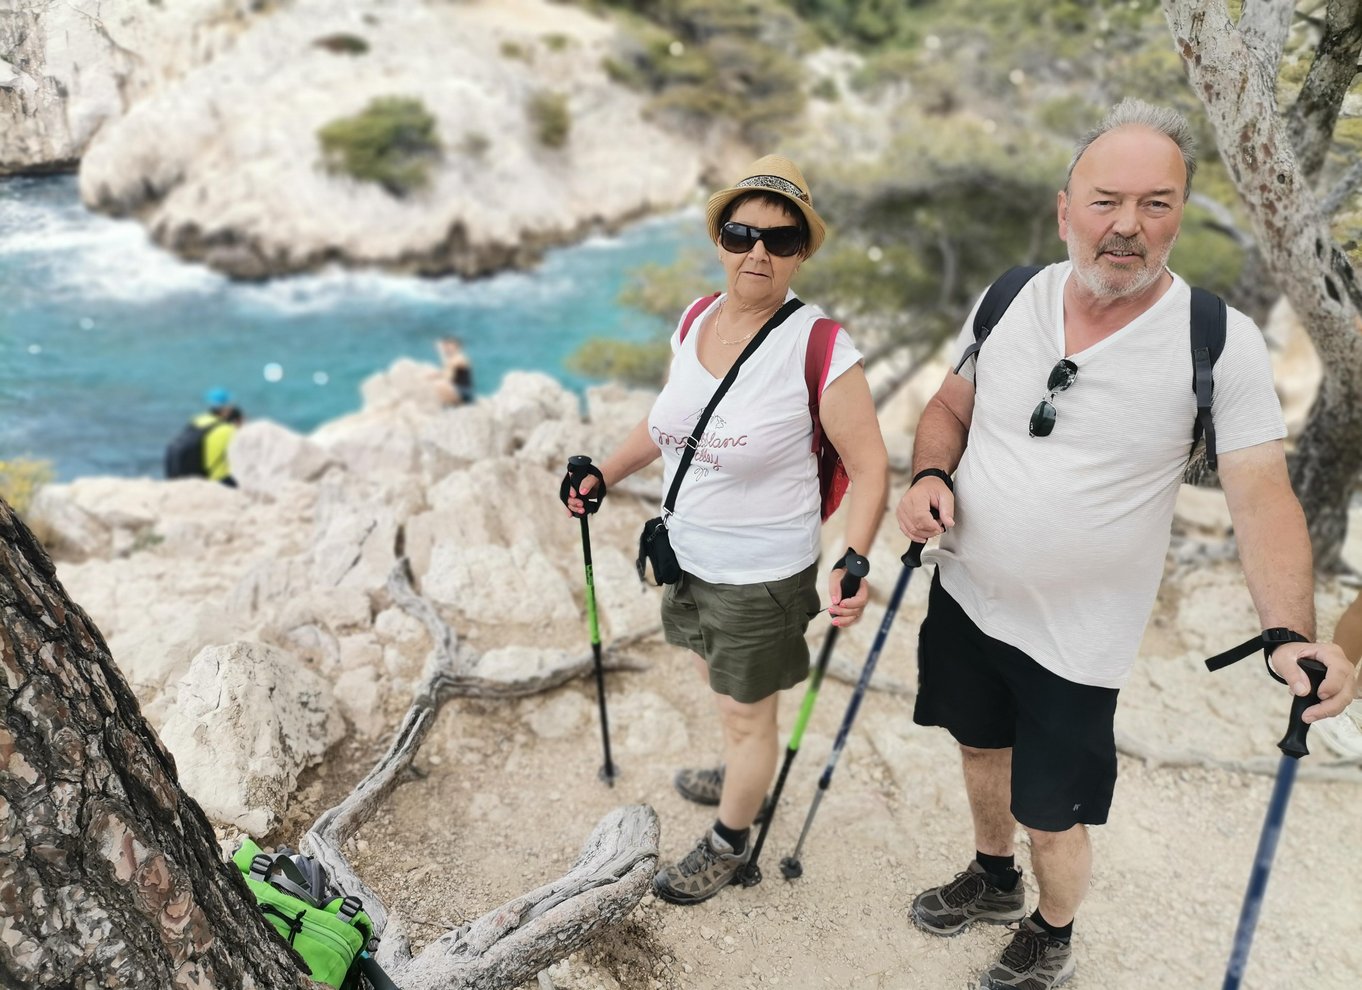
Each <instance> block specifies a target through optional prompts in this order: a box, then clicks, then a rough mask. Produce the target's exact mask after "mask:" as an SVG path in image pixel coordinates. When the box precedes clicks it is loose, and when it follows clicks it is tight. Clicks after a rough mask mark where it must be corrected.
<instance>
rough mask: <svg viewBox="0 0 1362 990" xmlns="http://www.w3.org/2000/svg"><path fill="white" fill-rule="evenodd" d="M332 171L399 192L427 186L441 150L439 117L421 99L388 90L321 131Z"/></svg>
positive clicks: (402, 193)
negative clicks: (436, 118)
mask: <svg viewBox="0 0 1362 990" xmlns="http://www.w3.org/2000/svg"><path fill="white" fill-rule="evenodd" d="M317 139H318V141H319V142H320V143H321V147H322V158H323V162H324V164H325V167H326V169H327V171H329V172H332V173H334V174H339V175H348V176H350V177H351V178H352V179H359V180H360V181H361V182H376V183H378V184H379V185H381V186H382V187H383V188H384V189H386V190H387V191H388V192H390V193H392V195H394V196H405V195H407V194H408V193H410V192H412V191H414V190H416V189H419V188H421V187H423V186H424V185H425V184H426V182H427V181H428V179H429V170H430V164H431V162H432V161H433V160H434V159H435V158H436V157H438V156H439V154H440V140H439V138H438V137H437V135H436V133H435V118H434V117H432V116H431V114H430V111H428V110H427V109H426V108H425V105H424V104H423V103H422V102H421V101H420V100H417V99H413V98H410V97H403V96H386V97H379V98H378V99H375V100H371V101H370V103H369V105H368V106H367V107H365V108H364V110H363V111H362V112H361V113H358V114H356V115H355V116H353V117H342V118H341V119H339V120H333V121H332V122H331V123H329V124H327V125H326V126H325V127H323V128H322V129H321V130H320V131H318V132H317Z"/></svg>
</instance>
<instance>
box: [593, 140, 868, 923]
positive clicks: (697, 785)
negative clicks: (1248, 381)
mask: <svg viewBox="0 0 1362 990" xmlns="http://www.w3.org/2000/svg"><path fill="white" fill-rule="evenodd" d="M706 219H707V221H708V224H709V236H710V238H711V240H713V241H714V242H715V244H716V245H717V247H718V253H719V261H720V263H721V264H722V265H723V268H724V272H725V275H726V276H727V287H726V291H725V292H723V293H721V294H719V295H717V296H716V297H714V298H713V299H711V300H708V301H705V300H697V301H696V303H695V304H692V306H690V307H688V308H687V315H686V316H685V317H683V319H682V321H681V324H680V325H678V327H677V331H676V333H674V334H673V335H672V340H671V343H672V352H673V357H672V363H671V368H670V371H669V373H668V380H667V383H666V385H665V386H664V387H663V389H662V393H661V395H659V396H658V398H657V401H656V403H655V404H654V405H653V408H652V410H651V411H650V412H649V414H648V415H647V417H645V418H644V419H643V420H642V421H641V422H640V423H639V424H638V425H637V426H635V427H634V429H633V431H632V432H631V433H630V434H629V436H628V437H627V438H626V439H625V441H624V442H623V443H622V444H621V445H620V446H619V448H618V449H617V450H615V451H614V452H613V453H612V454H611V455H610V456H609V457H608V458H607V459H606V460H605V461H604V463H602V464H601V466H600V467H601V473H602V477H603V479H604V481H605V486H606V489H607V490H608V489H609V488H610V487H611V486H613V485H614V484H615V483H616V482H618V481H620V480H621V479H623V478H625V477H628V476H629V475H630V474H632V473H634V472H635V471H637V470H639V469H640V468H642V467H644V466H645V465H647V464H650V463H651V462H652V461H653V460H654V459H655V458H657V457H658V456H659V455H660V456H661V457H662V458H663V467H664V480H663V486H664V491H665V490H668V489H669V488H670V486H671V485H672V482H673V479H674V476H675V474H676V471H677V468H678V466H679V464H680V461H681V454H682V451H683V450H684V449H685V448H686V447H687V446H688V444H687V441H688V440H689V439H690V436H691V433H692V431H693V430H694V428H695V426H696V423H697V422H698V419H699V416H700V414H701V412H702V411H703V410H704V409H705V407H706V406H707V405H708V404H709V402H710V399H711V398H712V397H713V395H714V393H715V391H716V390H717V388H718V386H719V383H720V382H721V380H722V379H723V378H724V376H725V375H726V374H727V373H728V371H729V369H730V368H732V367H733V365H734V363H735V362H736V361H737V360H738V357H739V355H740V354H741V353H742V352H743V350H744V347H745V346H746V345H747V344H748V342H749V341H750V340H751V339H752V338H754V337H755V336H757V334H758V333H759V331H760V329H761V328H762V327H763V325H764V324H766V323H767V322H768V320H771V319H772V318H773V317H774V316H775V315H776V314H777V311H782V312H785V313H787V314H788V315H786V316H785V318H784V319H783V321H782V322H780V323H779V325H777V326H775V327H774V328H773V329H772V330H771V331H770V333H769V334H768V336H766V338H765V339H763V340H762V341H761V343H760V344H759V345H758V346H757V348H756V350H755V351H754V352H752V354H751V355H750V357H749V358H748V359H747V360H746V361H745V362H744V363H743V364H742V366H741V368H740V369H739V372H738V375H737V377H736V378H735V379H734V381H733V382H732V384H731V387H730V388H729V390H728V391H727V392H725V393H724V394H723V396H722V397H721V398H720V400H719V403H718V405H717V406H716V407H715V410H714V413H713V415H712V417H711V418H710V420H709V423H708V425H707V427H706V429H705V430H704V432H703V433H702V434H701V436H700V437H699V439H698V443H697V444H696V453H695V454H694V455H693V460H692V461H691V464H690V467H689V468H688V470H687V474H686V475H685V477H683V479H682V482H683V483H682V484H680V486H679V488H678V491H677V495H676V502H675V507H674V510H673V512H672V513H671V514H670V515H669V516H668V519H667V530H668V535H669V537H670V540H671V545H672V548H673V549H674V551H675V553H676V557H677V560H678V562H679V563H680V565H681V569H682V575H681V578H680V580H679V581H678V582H677V583H675V584H672V585H669V586H668V588H667V591H666V593H665V595H664V597H663V604H662V624H663V628H664V631H665V633H666V637H667V641H668V642H669V643H672V644H674V645H677V646H681V647H684V648H686V649H689V650H691V651H693V653H694V654H695V656H694V661H695V666H696V669H697V670H698V671H699V672H700V674H701V676H702V677H703V678H704V679H705V682H706V684H707V685H708V686H709V688H710V690H711V691H712V692H713V696H714V701H715V704H716V707H717V708H718V711H719V716H720V721H721V723H722V727H723V756H724V764H723V765H722V766H720V767H719V768H718V769H705V770H683V771H681V772H680V773H678V774H677V781H676V783H677V789H678V790H679V791H681V793H682V795H683V796H685V797H687V798H689V799H691V800H694V801H698V802H700V803H702V804H717V805H718V806H719V810H718V818H717V820H716V821H715V822H714V825H713V827H712V828H707V829H706V830H705V834H704V835H703V836H701V838H700V839H699V841H698V842H697V843H696V845H695V848H694V849H693V850H692V851H691V852H690V853H689V854H687V855H686V856H685V857H684V858H682V859H681V860H680V861H679V862H676V863H674V864H672V865H670V866H668V867H666V868H664V869H663V870H661V871H660V872H659V873H658V875H657V877H656V878H655V880H654V889H655V891H656V893H657V894H658V896H659V897H662V898H664V899H666V900H668V901H672V902H673V903H678V904H695V903H698V902H700V901H703V900H705V899H706V898H709V897H712V896H713V895H715V894H717V893H718V892H719V891H720V890H722V889H723V888H724V887H725V886H727V885H728V884H729V883H731V882H732V881H733V880H734V878H735V876H736V875H737V873H738V871H739V870H740V869H741V867H742V866H743V865H744V864H745V863H746V862H747V860H748V857H749V856H750V855H751V843H749V842H748V832H749V830H750V828H751V826H752V823H753V821H754V820H755V819H756V818H757V815H758V811H759V810H760V809H761V807H762V800H763V796H764V795H765V794H766V791H767V789H768V787H769V786H770V784H771V779H772V776H773V775H774V773H775V768H776V759H777V754H778V745H777V724H776V704H777V699H778V697H779V694H778V692H780V691H781V690H784V689H786V688H790V687H793V686H795V685H796V684H798V683H799V682H800V681H802V680H804V678H805V677H806V676H807V675H808V671H809V650H808V646H807V644H806V643H805V641H804V632H805V629H806V628H807V626H808V623H809V620H810V618H811V617H812V616H813V615H815V614H816V613H817V612H818V609H819V596H818V588H817V560H818V554H819V547H820V544H819V525H820V497H819V480H818V473H817V463H816V461H815V458H814V456H813V454H812V453H811V441H812V436H813V423H812V418H811V415H810V412H809V391H808V389H809V386H808V385H807V383H806V381H805V360H806V350H807V349H808V342H809V336H810V333H811V332H812V329H813V326H814V323H815V322H816V321H818V320H819V319H822V318H824V314H823V313H822V311H821V310H819V309H818V308H817V307H815V306H811V305H802V306H798V308H794V309H793V310H792V311H791V309H790V308H789V307H786V303H787V302H788V301H789V300H792V299H795V296H794V294H793V293H791V292H790V288H789V286H790V279H791V278H792V277H793V276H794V274H795V272H797V271H798V270H799V266H800V265H801V264H803V262H804V261H806V260H807V259H808V258H809V257H811V256H812V255H813V253H814V252H815V251H817V250H818V248H819V246H820V245H821V244H822V243H823V237H824V235H825V233H826V227H825V225H824V223H823V220H822V218H821V217H820V216H819V215H818V214H817V213H816V212H815V211H814V208H813V199H812V197H811V196H810V194H809V187H808V184H807V183H806V182H805V181H804V176H803V175H802V174H801V173H800V171H799V169H798V168H797V167H796V166H795V164H794V163H793V162H791V161H789V160H788V159H786V158H781V157H779V156H777V155H768V156H766V157H765V158H761V159H759V160H758V161H756V162H753V163H752V165H751V166H749V167H748V169H747V170H746V171H745V172H744V173H743V176H742V178H741V179H740V180H739V181H738V182H736V183H734V184H733V185H732V186H730V187H729V188H727V189H722V190H720V191H719V192H716V193H715V194H714V195H713V196H711V197H710V199H709V203H708V207H707V209H706ZM683 326H684V327H685V330H683ZM687 331H688V332H687ZM815 387H816V386H815ZM819 409H820V420H821V422H822V427H823V430H824V432H825V433H826V435H827V438H828V439H829V440H830V441H831V442H832V444H833V446H835V447H836V449H837V451H838V452H839V453H840V455H841V457H842V461H843V463H844V464H845V466H846V469H847V474H848V475H849V477H850V479H851V482H852V483H851V487H850V493H849V496H848V502H849V512H848V518H847V527H846V535H847V542H848V544H849V547H850V549H851V550H854V551H856V552H857V553H862V554H864V553H866V552H867V551H868V550H869V549H870V543H871V540H872V539H873V537H874V535H875V530H876V528H877V526H878V525H879V521H880V517H881V514H882V513H883V510H884V504H885V496H886V491H887V468H886V455H885V449H884V441H883V439H882V438H881V436H880V430H879V423H878V421H877V420H876V417H875V405H874V402H873V401H872V399H871V396H870V389H869V386H868V385H867V384H866V378H865V371H864V369H863V368H862V364H861V355H860V353H859V352H858V351H857V350H856V349H855V347H853V346H852V343H851V341H850V339H849V338H848V336H847V334H846V331H845V330H838V331H837V332H836V336H835V338H834V341H833V345H832V347H831V360H830V364H829V366H828V371H827V374H826V377H825V379H824V385H823V391H822V393H821V398H820V401H819ZM593 486H594V481H592V480H591V479H586V480H584V481H583V482H582V483H581V491H582V492H583V493H589V492H590V491H591V488H592V487H593ZM568 509H569V511H570V512H573V513H574V514H580V513H581V512H582V511H583V504H582V501H581V500H580V499H579V498H578V497H577V493H576V492H570V495H569V498H568ZM841 577H842V570H841V569H840V568H838V569H834V570H833V572H832V574H831V575H830V576H829V577H828V584H827V587H828V591H829V599H830V601H831V603H832V604H831V605H830V606H829V609H828V611H829V613H830V615H831V616H832V622H833V623H834V624H835V625H839V626H846V625H850V624H851V623H853V622H855V621H856V620H857V619H858V618H860V615H861V610H862V609H863V608H864V607H865V603H866V600H867V598H868V596H869V588H868V586H867V585H865V584H862V585H861V588H860V590H859V591H858V592H857V593H856V595H855V596H854V597H851V598H847V599H845V600H843V599H842V598H841V595H840V591H839V590H838V583H839V581H840V579H841Z"/></svg>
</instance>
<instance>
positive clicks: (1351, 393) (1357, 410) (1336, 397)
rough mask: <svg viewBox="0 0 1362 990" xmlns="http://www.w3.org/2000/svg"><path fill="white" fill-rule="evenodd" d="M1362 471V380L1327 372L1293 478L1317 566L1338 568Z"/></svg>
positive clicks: (1298, 452)
mask: <svg viewBox="0 0 1362 990" xmlns="http://www.w3.org/2000/svg"><path fill="white" fill-rule="evenodd" d="M1359 475H1362V380H1360V379H1359V378H1358V376H1357V375H1356V374H1354V375H1351V376H1349V375H1339V374H1337V373H1335V374H1329V373H1328V372H1326V373H1325V375H1324V377H1323V378H1322V379H1321V380H1320V383H1319V394H1318V395H1317V396H1316V397H1315V404H1314V405H1313V406H1312V407H1311V408H1310V418H1309V419H1308V420H1307V421H1306V424H1305V429H1304V431H1303V432H1302V433H1301V438H1300V442H1299V443H1298V444H1297V445H1296V455H1295V457H1294V459H1293V461H1292V464H1291V483H1292V485H1293V487H1294V488H1295V489H1296V492H1297V494H1298V495H1299V496H1300V500H1301V508H1303V509H1304V510H1305V518H1306V520H1307V521H1308V523H1309V526H1310V543H1311V545H1312V546H1313V547H1314V551H1315V568H1316V569H1317V570H1320V571H1334V570H1338V569H1339V567H1340V564H1341V561H1340V558H1339V551H1340V550H1341V549H1342V546H1343V541H1344V538H1345V537H1346V536H1347V532H1348V503H1349V501H1350V499H1351V496H1352V491H1353V487H1354V485H1355V484H1356V481H1357V478H1358V476H1359Z"/></svg>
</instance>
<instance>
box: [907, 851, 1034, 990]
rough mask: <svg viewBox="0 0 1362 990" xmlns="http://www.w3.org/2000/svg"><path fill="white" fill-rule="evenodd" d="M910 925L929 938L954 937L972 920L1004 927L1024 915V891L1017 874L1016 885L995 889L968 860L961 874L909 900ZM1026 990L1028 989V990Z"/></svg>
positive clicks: (979, 868) (972, 861)
mask: <svg viewBox="0 0 1362 990" xmlns="http://www.w3.org/2000/svg"><path fill="white" fill-rule="evenodd" d="M909 913H910V914H911V915H912V917H913V924H915V925H917V926H918V927H919V928H921V929H922V930H923V931H926V932H931V933H932V934H933V935H955V934H957V933H958V932H961V931H963V930H964V929H965V928H966V927H967V926H968V925H969V923H970V922H972V921H985V922H988V923H989V924H991V925H1006V924H1010V923H1011V922H1014V921H1021V919H1022V918H1023V917H1024V916H1025V915H1026V890H1025V888H1023V887H1022V884H1021V870H1018V871H1017V885H1016V886H1015V887H1013V888H1012V889H1011V890H999V889H998V888H997V887H995V886H993V885H992V884H991V883H989V882H988V879H987V874H986V873H984V868H983V867H982V866H980V865H979V864H978V862H976V861H974V860H971V861H970V864H969V866H968V867H966V868H965V872H964V873H957V874H956V875H955V879H954V880H952V881H951V882H950V883H947V884H942V885H941V886H940V887H933V888H931V889H930V890H924V891H923V892H922V893H920V894H918V895H917V896H916V897H914V898H913V907H912V910H911V911H910V912H909ZM1028 990H1029V988H1028Z"/></svg>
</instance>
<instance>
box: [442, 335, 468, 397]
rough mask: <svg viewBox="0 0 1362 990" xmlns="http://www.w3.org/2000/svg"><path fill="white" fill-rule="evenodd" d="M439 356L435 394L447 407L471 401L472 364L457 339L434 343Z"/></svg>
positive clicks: (443, 338) (446, 338)
mask: <svg viewBox="0 0 1362 990" xmlns="http://www.w3.org/2000/svg"><path fill="white" fill-rule="evenodd" d="M435 351H436V353H437V354H439V355H440V372H439V377H438V379H437V380H436V383H435V391H436V394H438V395H439V397H440V401H441V402H442V403H444V404H445V405H447V406H462V405H467V404H468V403H470V402H472V401H473V363H472V362H471V361H469V360H468V354H467V353H465V351H464V349H463V342H462V341H460V340H459V338H458V337H441V338H440V339H439V340H437V341H436V342H435Z"/></svg>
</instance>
